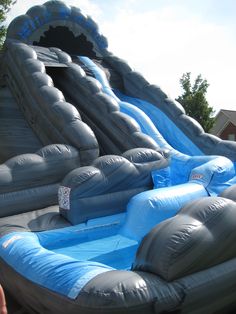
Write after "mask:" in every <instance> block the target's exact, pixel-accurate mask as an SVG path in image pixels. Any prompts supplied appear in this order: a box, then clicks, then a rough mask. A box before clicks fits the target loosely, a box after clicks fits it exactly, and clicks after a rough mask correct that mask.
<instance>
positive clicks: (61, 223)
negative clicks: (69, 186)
mask: <svg viewBox="0 0 236 314" xmlns="http://www.w3.org/2000/svg"><path fill="white" fill-rule="evenodd" d="M57 188H58V186H57ZM0 226H1V228H0V236H1V237H2V236H4V235H5V234H8V233H11V232H19V231H25V232H28V231H31V232H39V231H45V230H53V229H58V228H64V227H68V226H70V223H69V222H68V221H67V220H66V219H64V218H63V217H62V216H61V215H60V214H59V207H58V205H52V206H48V207H44V208H40V209H37V210H33V211H32V210H31V211H29V212H26V213H22V214H17V215H13V216H10V217H9V216H8V217H2V218H0Z"/></svg>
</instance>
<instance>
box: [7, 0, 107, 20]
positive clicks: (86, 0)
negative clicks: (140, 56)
mask: <svg viewBox="0 0 236 314" xmlns="http://www.w3.org/2000/svg"><path fill="white" fill-rule="evenodd" d="M45 2H46V0H18V1H17V2H16V4H15V5H14V6H13V7H12V9H11V10H10V12H9V13H8V16H7V23H8V24H9V23H10V21H11V20H13V19H14V18H15V17H17V16H19V15H22V14H25V13H26V12H27V10H28V9H29V8H31V7H32V6H34V5H41V4H44V3H45ZM64 2H65V3H66V4H67V5H71V6H77V7H78V4H79V7H80V8H81V10H82V11H83V12H84V13H85V14H87V15H91V16H93V17H94V18H95V19H96V18H98V17H99V15H100V14H101V9H100V7H99V6H98V5H96V4H94V3H92V2H91V1H90V0H80V1H78V0H67V1H64Z"/></svg>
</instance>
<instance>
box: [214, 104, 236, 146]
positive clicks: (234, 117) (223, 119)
mask: <svg viewBox="0 0 236 314" xmlns="http://www.w3.org/2000/svg"><path fill="white" fill-rule="evenodd" d="M210 133H212V134H214V135H216V136H218V137H220V138H221V139H222V140H230V141H236V111H234V110H225V109H221V110H220V111H219V112H218V114H217V115H216V121H215V124H214V126H213V128H212V129H211V131H210Z"/></svg>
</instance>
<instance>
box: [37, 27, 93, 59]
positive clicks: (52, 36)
mask: <svg viewBox="0 0 236 314" xmlns="http://www.w3.org/2000/svg"><path fill="white" fill-rule="evenodd" d="M33 44H34V45H35V46H42V47H57V48H60V49H61V50H63V51H65V52H67V53H68V54H70V55H72V56H73V55H80V56H87V57H89V58H91V59H96V58H97V56H96V53H95V52H94V51H93V44H92V43H91V42H90V41H89V40H88V39H87V37H86V36H85V35H84V34H80V35H79V36H77V37H75V36H74V34H73V32H72V31H70V30H69V29H68V28H67V27H66V26H56V27H52V26H50V27H49V30H47V31H45V32H44V35H43V36H41V37H40V40H39V42H36V41H34V42H33Z"/></svg>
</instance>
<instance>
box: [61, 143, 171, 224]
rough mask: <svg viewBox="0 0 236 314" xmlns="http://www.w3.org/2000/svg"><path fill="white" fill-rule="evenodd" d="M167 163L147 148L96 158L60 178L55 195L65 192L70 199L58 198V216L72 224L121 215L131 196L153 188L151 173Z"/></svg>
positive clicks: (159, 155) (166, 159) (165, 159)
mask: <svg viewBox="0 0 236 314" xmlns="http://www.w3.org/2000/svg"><path fill="white" fill-rule="evenodd" d="M168 163H169V160H168V158H164V157H163V156H162V155H161V154H160V153H159V152H156V151H154V150H151V149H147V148H134V149H131V150H129V151H126V152H125V153H124V154H123V155H122V156H114V155H106V156H102V157H100V158H97V159H96V160H95V161H94V162H93V163H92V164H91V166H87V167H81V168H78V169H75V170H73V171H71V172H70V173H69V174H68V175H67V176H66V177H65V178H64V180H63V181H62V183H61V187H60V189H59V195H60V191H63V190H64V189H67V190H69V191H70V194H69V195H70V196H69V200H68V201H67V200H64V199H62V200H61V202H60V198H59V206H60V213H61V214H62V215H63V216H64V217H65V218H66V219H67V220H68V221H69V222H70V223H71V224H73V225H76V224H79V223H82V222H86V221H88V220H89V219H91V218H96V217H101V216H106V215H113V214H117V213H120V212H124V211H125V210H126V206H127V203H128V202H129V200H130V199H131V197H133V196H134V195H136V194H138V193H141V192H143V191H146V190H150V189H152V188H153V182H152V176H151V173H152V171H153V170H157V169H161V168H165V167H167V166H168ZM61 195H63V193H61ZM65 203H66V207H65V206H64V204H65Z"/></svg>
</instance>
